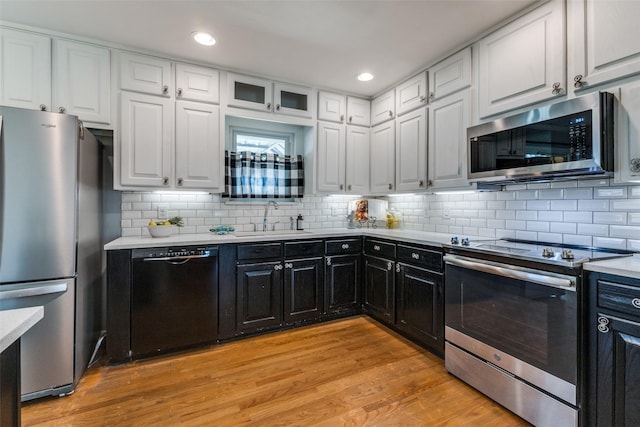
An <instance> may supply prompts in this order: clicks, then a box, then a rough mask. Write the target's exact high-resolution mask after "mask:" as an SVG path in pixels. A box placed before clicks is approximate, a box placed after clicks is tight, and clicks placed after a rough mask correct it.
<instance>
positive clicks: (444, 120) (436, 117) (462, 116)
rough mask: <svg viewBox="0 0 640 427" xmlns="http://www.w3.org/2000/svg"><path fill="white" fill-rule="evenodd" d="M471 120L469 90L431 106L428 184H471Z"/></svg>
mask: <svg viewBox="0 0 640 427" xmlns="http://www.w3.org/2000/svg"><path fill="white" fill-rule="evenodd" d="M470 124H471V91H470V90H465V91H462V92H458V93H455V94H453V95H449V96H447V97H445V98H442V99H439V100H437V101H435V102H433V103H432V104H431V105H430V106H429V156H428V159H429V187H432V188H458V187H464V186H467V185H468V181H467V127H469V126H470Z"/></svg>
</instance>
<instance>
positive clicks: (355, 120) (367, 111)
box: [347, 97, 371, 126]
mask: <svg viewBox="0 0 640 427" xmlns="http://www.w3.org/2000/svg"><path fill="white" fill-rule="evenodd" d="M347 123H349V124H350V125H359V126H369V125H370V124H371V102H369V101H368V100H366V99H360V98H352V97H348V98H347Z"/></svg>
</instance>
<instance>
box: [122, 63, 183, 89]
mask: <svg viewBox="0 0 640 427" xmlns="http://www.w3.org/2000/svg"><path fill="white" fill-rule="evenodd" d="M120 89H123V90H132V91H134V92H142V93H148V94H151V95H161V96H166V97H170V96H171V92H172V90H173V88H172V87H171V62H169V61H167V60H164V59H160V58H154V57H151V56H144V55H135V54H132V53H126V52H121V53H120Z"/></svg>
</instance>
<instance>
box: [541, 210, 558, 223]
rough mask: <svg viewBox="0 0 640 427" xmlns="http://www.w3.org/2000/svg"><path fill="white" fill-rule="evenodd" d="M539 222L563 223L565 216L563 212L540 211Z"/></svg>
mask: <svg viewBox="0 0 640 427" xmlns="http://www.w3.org/2000/svg"><path fill="white" fill-rule="evenodd" d="M538 220H539V221H553V222H561V221H562V220H563V214H562V212H561V211H539V212H538Z"/></svg>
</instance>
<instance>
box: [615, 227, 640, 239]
mask: <svg viewBox="0 0 640 427" xmlns="http://www.w3.org/2000/svg"><path fill="white" fill-rule="evenodd" d="M609 236H611V237H621V238H625V239H640V227H634V226H627V225H611V226H609Z"/></svg>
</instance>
